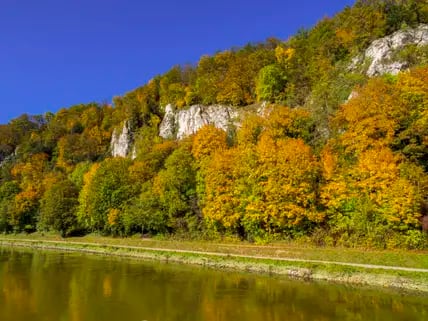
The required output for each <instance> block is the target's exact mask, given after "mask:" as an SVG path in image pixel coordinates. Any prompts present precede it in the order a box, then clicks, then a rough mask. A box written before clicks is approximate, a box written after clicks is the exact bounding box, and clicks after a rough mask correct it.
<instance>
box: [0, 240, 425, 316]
mask: <svg viewBox="0 0 428 321" xmlns="http://www.w3.org/2000/svg"><path fill="white" fill-rule="evenodd" d="M0 320H2V321H22V320H32V321H41V320H44V321H49V320H52V321H58V320H61V321H62V320H70V321H92V320H94V321H95V320H97V321H101V320H102V321H112V320H120V321H127V320H135V321H142V320H147V321H172V320H177V321H183V320H189V321H193V320H194V321H220V320H222V321H223V320H226V321H228V320H231V321H232V320H233V321H240V320H242V321H244V320H245V321H256V320H257V321H260V320H263V321H279V320H287V321H297V320H299V321H302V320H308V321H309V320H310V321H317V320H318V321H327V320H328V321H330V320H376V321H384V320H385V321H395V320H403V321H404V320H405V321H408V320H412V321H418V320H421V321H426V320H428V296H426V295H425V296H424V295H417V294H416V293H404V292H397V291H392V290H386V289H373V288H363V287H354V286H343V285H335V284H326V283H314V282H302V281H297V280H289V279H286V278H280V277H267V276H257V275H252V274H245V273H231V272H224V271H213V270H209V269H204V268H195V267H188V266H182V265H173V264H164V263H154V262H140V261H132V260H126V259H122V260H119V259H112V258H108V257H99V256H90V255H84V254H76V253H59V252H48V251H46V252H44V251H27V250H9V249H1V248H0Z"/></svg>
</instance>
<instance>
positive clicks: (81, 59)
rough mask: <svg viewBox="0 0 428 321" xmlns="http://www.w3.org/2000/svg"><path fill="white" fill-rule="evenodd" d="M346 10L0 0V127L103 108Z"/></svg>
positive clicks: (307, 0)
mask: <svg viewBox="0 0 428 321" xmlns="http://www.w3.org/2000/svg"><path fill="white" fill-rule="evenodd" d="M353 2H354V1H353V0H328V1H319V0H300V1H285V0H263V1H262V0H258V1H255V0H212V1H203V0H199V1H197V0H181V1H177V0H176V1H172V0H157V1H144V0H139V1H138V0H38V1H35V0H0V67H1V69H0V104H1V106H0V123H6V122H8V121H9V120H10V119H12V118H14V117H17V116H19V115H21V114H23V113H29V114H43V113H45V112H47V111H56V110H58V109H59V108H62V107H69V106H72V105H74V104H78V103H87V102H91V101H98V102H104V101H106V102H110V101H111V98H112V97H113V96H116V95H121V94H123V93H125V92H127V91H129V90H131V89H133V88H135V87H138V86H140V85H142V84H144V83H145V82H147V81H148V80H149V79H150V78H152V77H153V76H154V75H156V74H159V73H163V72H165V71H167V70H168V69H169V68H170V67H172V66H173V65H175V64H184V63H194V62H197V60H198V59H199V57H200V56H201V55H204V54H213V53H215V52H216V51H218V50H224V49H228V48H230V47H233V46H242V45H245V44H246V43H248V42H257V41H263V40H265V39H266V38H268V37H271V36H273V37H277V38H280V39H287V38H288V37H289V36H290V35H293V34H294V33H295V32H296V31H297V30H298V29H299V28H301V27H310V26H313V25H314V24H315V23H316V22H317V21H318V20H320V19H321V18H323V17H325V16H332V15H333V14H334V13H336V12H338V11H340V10H341V9H343V8H344V7H345V6H346V5H352V4H353Z"/></svg>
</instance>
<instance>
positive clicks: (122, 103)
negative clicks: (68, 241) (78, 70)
mask: <svg viewBox="0 0 428 321" xmlns="http://www.w3.org/2000/svg"><path fill="white" fill-rule="evenodd" d="M361 17H364V19H362V18H361ZM427 23H428V5H427V4H425V2H422V1H416V0H408V1H357V3H356V4H355V5H354V6H353V7H350V8H346V9H345V10H344V11H343V12H341V13H339V14H337V15H336V16H335V17H333V18H324V19H323V20H321V21H320V22H319V23H318V24H317V25H316V26H315V27H314V28H312V29H310V30H302V31H300V32H299V33H298V34H297V35H295V36H293V37H291V38H290V39H288V40H287V41H280V40H276V39H269V40H267V41H266V42H265V43H261V44H249V45H247V46H245V47H243V48H239V49H234V50H228V51H223V52H219V53H217V54H215V55H214V56H204V57H202V58H201V59H200V61H199V62H198V64H197V65H196V66H176V67H173V68H172V69H171V70H170V71H168V72H167V73H165V74H163V75H159V76H156V77H154V78H153V79H152V80H151V81H150V82H149V83H147V84H146V85H144V86H142V87H140V88H137V89H135V90H133V91H131V92H129V93H127V94H125V95H124V96H122V97H116V98H115V99H114V102H113V106H109V105H100V104H96V103H93V104H87V105H78V106H73V107H71V108H68V109H62V110H60V111H59V112H58V113H56V114H52V113H48V114H45V115H40V116H28V115H23V116H21V117H19V118H17V119H14V120H12V121H11V122H10V123H9V124H7V125H1V126H0V161H1V173H0V209H1V210H0V229H1V230H3V231H5V232H12V231H16V232H18V231H24V230H25V231H34V230H36V229H38V230H41V231H44V230H55V231H59V232H60V233H62V234H63V235H72V234H81V233H87V232H92V231H94V232H100V233H103V234H112V235H130V234H133V233H149V234H171V233H173V234H178V235H183V236H186V237H192V236H194V237H206V238H217V237H223V236H237V237H240V238H245V239H248V240H251V241H260V242H265V241H269V240H271V239H289V238H291V239H294V238H304V239H307V240H308V241H311V242H315V243H317V244H331V245H344V246H373V247H391V248H393V247H407V248H422V247H426V246H427V245H428V242H427V233H426V232H425V230H426V229H428V213H427V212H428V205H427V201H428V174H427V171H428V147H427V146H428V110H427V107H428V88H427V84H428V81H427V80H428V79H427V77H428V67H427V64H428V46H427V43H428V38H427V36H428V27H427ZM399 70H403V71H404V70H405V71H404V72H401V73H398V71H399ZM372 76H376V77H372ZM351 93H352V95H351ZM159 134H160V135H159ZM176 138H179V140H177V139H176ZM111 155H113V156H122V157H114V158H112V157H111ZM127 155H129V156H131V157H125V156H127Z"/></svg>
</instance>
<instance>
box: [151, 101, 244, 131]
mask: <svg viewBox="0 0 428 321" xmlns="http://www.w3.org/2000/svg"><path fill="white" fill-rule="evenodd" d="M238 116H239V113H238V111H237V110H236V109H235V108H233V107H230V106H224V105H210V106H203V105H193V106H190V107H189V108H186V109H181V110H175V109H174V107H173V106H172V105H167V106H166V107H165V117H164V118H163V120H162V122H161V124H160V127H159V136H161V137H163V138H176V139H183V138H184V137H186V136H189V135H192V134H194V133H196V132H197V131H198V129H200V128H201V127H203V126H205V125H209V124H211V125H214V126H215V127H217V128H221V129H223V130H225V131H227V130H228V128H229V126H231V125H233V124H235V123H236V121H237V118H238Z"/></svg>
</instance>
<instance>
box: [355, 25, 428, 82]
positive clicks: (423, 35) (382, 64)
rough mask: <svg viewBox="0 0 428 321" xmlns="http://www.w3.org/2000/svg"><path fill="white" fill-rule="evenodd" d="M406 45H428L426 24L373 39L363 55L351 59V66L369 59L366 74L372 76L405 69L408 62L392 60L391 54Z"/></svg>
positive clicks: (394, 72) (427, 26) (358, 64)
mask: <svg viewBox="0 0 428 321" xmlns="http://www.w3.org/2000/svg"><path fill="white" fill-rule="evenodd" d="M407 45H417V46H423V45H428V25H420V26H419V27H417V28H414V29H410V28H409V29H405V30H399V31H397V32H395V33H393V34H392V35H390V36H387V37H384V38H381V39H378V40H375V41H373V42H372V44H371V45H370V46H369V47H368V48H367V49H366V51H365V52H364V53H363V55H361V56H358V57H356V58H355V59H354V60H353V61H352V64H351V68H352V69H355V68H356V67H358V66H361V65H362V64H363V63H364V62H365V61H369V63H370V65H369V66H368V69H367V71H366V74H367V76H369V77H373V76H378V75H383V74H386V73H390V74H393V75H395V74H397V73H399V72H400V71H402V70H404V69H406V68H407V67H408V63H407V62H405V61H397V60H394V59H393V55H394V53H395V52H397V51H399V50H400V49H403V48H405V47H406V46H407Z"/></svg>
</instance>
